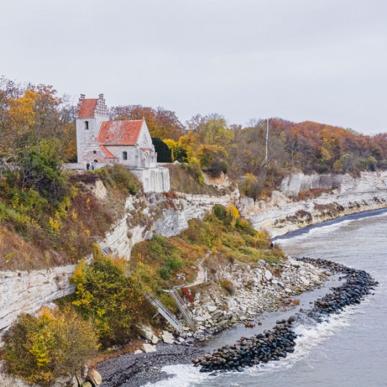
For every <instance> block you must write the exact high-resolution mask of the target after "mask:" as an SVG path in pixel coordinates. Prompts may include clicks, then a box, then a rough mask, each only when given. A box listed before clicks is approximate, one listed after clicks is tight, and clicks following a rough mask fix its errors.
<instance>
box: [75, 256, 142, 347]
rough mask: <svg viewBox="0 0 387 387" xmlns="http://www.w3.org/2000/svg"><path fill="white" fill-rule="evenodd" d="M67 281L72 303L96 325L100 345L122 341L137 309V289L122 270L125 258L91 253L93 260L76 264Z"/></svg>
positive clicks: (128, 335) (134, 322) (136, 315)
mask: <svg viewBox="0 0 387 387" xmlns="http://www.w3.org/2000/svg"><path fill="white" fill-rule="evenodd" d="M71 282H72V283H73V284H74V285H75V294H74V297H73V301H72V304H73V305H74V307H75V308H76V310H77V311H78V312H79V313H80V314H81V315H82V316H83V317H84V318H86V319H88V320H90V321H91V322H92V323H93V324H94V326H95V327H96V329H97V332H98V335H99V338H100V341H101V343H102V344H103V345H104V346H109V345H112V344H122V343H125V342H126V341H127V340H128V339H129V338H130V337H131V334H132V333H133V329H134V327H135V324H136V323H137V321H138V317H139V315H140V311H141V305H142V301H143V297H142V294H141V290H140V289H138V288H137V287H136V286H134V285H133V282H132V281H131V279H130V278H129V277H127V275H126V273H125V262H124V261H123V260H119V259H113V258H109V257H103V256H101V254H100V253H98V252H97V253H96V254H95V258H94V261H93V262H92V263H91V264H87V263H86V262H84V261H82V262H80V263H79V264H78V266H77V268H76V270H75V272H74V274H73V276H72V278H71Z"/></svg>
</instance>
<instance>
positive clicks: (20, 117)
mask: <svg viewBox="0 0 387 387" xmlns="http://www.w3.org/2000/svg"><path fill="white" fill-rule="evenodd" d="M37 97H38V94H37V93H36V92H35V91H33V90H26V91H25V92H24V94H23V95H22V96H21V97H19V98H16V99H14V100H11V101H10V109H9V116H10V119H11V121H12V123H13V125H14V126H15V128H16V129H17V130H22V129H24V130H26V129H27V128H31V127H32V126H33V125H34V124H35V119H36V112H35V103H36V99H37Z"/></svg>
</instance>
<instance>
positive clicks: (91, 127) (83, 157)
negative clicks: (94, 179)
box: [76, 94, 109, 166]
mask: <svg viewBox="0 0 387 387" xmlns="http://www.w3.org/2000/svg"><path fill="white" fill-rule="evenodd" d="M108 120H109V112H108V108H107V106H106V103H105V98H104V96H103V94H99V96H98V98H85V95H84V94H81V96H80V97H79V102H78V106H77V111H76V131H77V155H78V163H80V164H83V165H85V166H86V165H87V164H89V165H91V164H96V163H99V162H101V160H102V159H103V156H104V155H103V153H102V152H101V149H100V146H99V142H98V133H99V129H100V127H101V124H102V122H103V121H108Z"/></svg>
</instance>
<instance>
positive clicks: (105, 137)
mask: <svg viewBox="0 0 387 387" xmlns="http://www.w3.org/2000/svg"><path fill="white" fill-rule="evenodd" d="M142 124H143V120H125V121H104V122H102V124H101V128H100V130H99V134H98V142H99V143H100V144H101V145H135V144H136V142H137V140H138V136H139V134H140V131H141V127H142Z"/></svg>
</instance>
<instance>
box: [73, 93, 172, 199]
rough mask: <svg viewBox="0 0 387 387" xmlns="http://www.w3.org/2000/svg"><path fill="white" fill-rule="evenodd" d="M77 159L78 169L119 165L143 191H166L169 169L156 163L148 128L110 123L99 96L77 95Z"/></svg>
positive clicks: (138, 122)
mask: <svg viewBox="0 0 387 387" xmlns="http://www.w3.org/2000/svg"><path fill="white" fill-rule="evenodd" d="M76 132H77V157H78V166H79V167H81V168H82V169H96V168H100V167H103V166H105V165H109V164H122V165H124V166H126V167H128V169H130V170H131V172H133V173H134V174H135V175H136V176H137V177H138V178H139V180H140V181H141V182H142V184H143V187H144V191H145V192H167V191H169V189H170V181H169V170H168V168H165V167H161V166H160V165H158V164H157V153H156V152H155V148H154V145H153V143H152V139H151V136H150V134H149V129H148V127H147V125H146V122H145V120H144V119H142V120H110V116H109V112H108V108H107V106H106V103H105V99H104V96H103V94H100V95H99V96H98V98H85V95H84V94H81V96H80V98H79V102H78V106H77V111H76Z"/></svg>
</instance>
